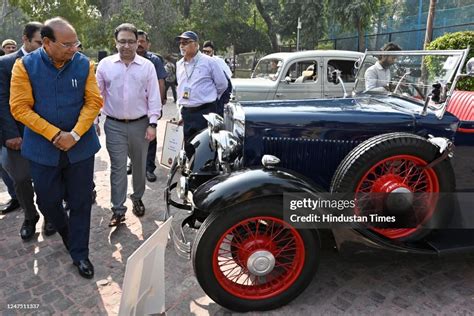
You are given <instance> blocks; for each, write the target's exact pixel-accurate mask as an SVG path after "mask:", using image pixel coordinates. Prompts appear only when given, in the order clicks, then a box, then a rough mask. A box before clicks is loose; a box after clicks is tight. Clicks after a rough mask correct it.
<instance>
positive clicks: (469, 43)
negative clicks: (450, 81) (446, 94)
mask: <svg viewBox="0 0 474 316" xmlns="http://www.w3.org/2000/svg"><path fill="white" fill-rule="evenodd" d="M467 47H474V31H465V32H456V33H449V34H445V35H443V36H441V37H438V38H437V39H435V40H434V41H432V42H431V43H430V44H429V45H428V47H427V48H428V49H429V50H443V49H466V48H467ZM472 57H474V50H472V48H471V50H470V52H469V55H468V57H467V58H468V60H469V58H472ZM463 66H464V65H463ZM456 89H459V90H466V91H474V78H463V79H461V80H459V82H458V84H457V86H456Z"/></svg>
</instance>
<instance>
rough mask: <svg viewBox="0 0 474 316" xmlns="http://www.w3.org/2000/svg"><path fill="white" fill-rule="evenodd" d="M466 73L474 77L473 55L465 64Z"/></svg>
mask: <svg viewBox="0 0 474 316" xmlns="http://www.w3.org/2000/svg"><path fill="white" fill-rule="evenodd" d="M466 74H467V75H468V76H470V77H474V57H472V58H471V59H469V61H468V62H467V64H466Z"/></svg>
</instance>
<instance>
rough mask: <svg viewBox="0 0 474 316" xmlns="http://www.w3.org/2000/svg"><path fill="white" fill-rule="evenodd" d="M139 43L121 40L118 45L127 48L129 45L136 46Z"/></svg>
mask: <svg viewBox="0 0 474 316" xmlns="http://www.w3.org/2000/svg"><path fill="white" fill-rule="evenodd" d="M136 43H137V40H120V41H117V44H118V45H120V46H125V45H127V44H128V46H132V45H135V44H136Z"/></svg>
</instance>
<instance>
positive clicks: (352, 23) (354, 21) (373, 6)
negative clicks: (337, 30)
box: [331, 0, 383, 51]
mask: <svg viewBox="0 0 474 316" xmlns="http://www.w3.org/2000/svg"><path fill="white" fill-rule="evenodd" d="M382 3H383V0H333V1H331V12H332V13H333V14H334V16H335V17H336V20H337V21H338V22H339V23H340V25H341V26H342V29H343V30H349V29H356V30H357V33H358V37H359V39H358V43H359V45H358V46H359V51H362V50H364V49H365V43H364V35H365V30H366V29H367V27H368V26H369V25H370V23H371V22H372V18H373V17H374V15H375V14H376V13H377V12H378V10H379V8H380V7H381V5H382Z"/></svg>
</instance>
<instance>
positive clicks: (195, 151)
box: [186, 129, 218, 175]
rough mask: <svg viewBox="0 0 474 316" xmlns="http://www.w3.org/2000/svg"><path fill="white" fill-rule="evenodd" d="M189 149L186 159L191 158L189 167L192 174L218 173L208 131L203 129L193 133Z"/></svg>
mask: <svg viewBox="0 0 474 316" xmlns="http://www.w3.org/2000/svg"><path fill="white" fill-rule="evenodd" d="M190 144H191V147H190V148H191V149H190V152H187V153H186V155H187V156H188V157H187V158H188V160H189V159H190V160H191V165H190V169H191V172H192V173H193V174H197V175H200V174H209V173H211V174H218V171H216V170H217V169H216V166H215V161H216V159H215V158H216V152H215V150H213V149H212V148H211V145H210V142H209V132H208V130H207V129H203V130H202V131H200V132H199V133H197V134H195V135H194V136H193V137H192V139H191V140H190Z"/></svg>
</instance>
